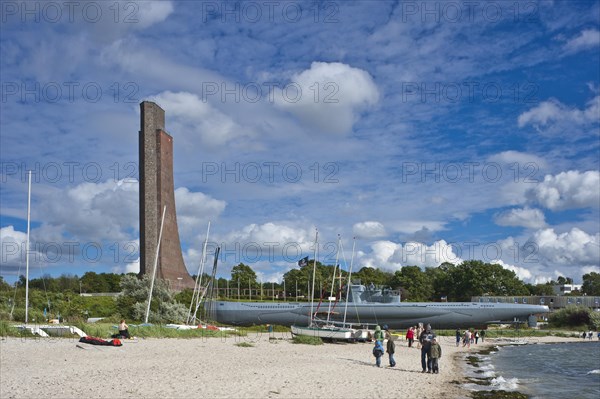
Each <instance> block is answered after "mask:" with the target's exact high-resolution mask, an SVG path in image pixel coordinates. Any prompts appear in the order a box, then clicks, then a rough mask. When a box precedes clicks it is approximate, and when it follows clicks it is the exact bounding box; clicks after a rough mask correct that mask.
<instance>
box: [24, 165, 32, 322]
mask: <svg viewBox="0 0 600 399" xmlns="http://www.w3.org/2000/svg"><path fill="white" fill-rule="evenodd" d="M28 176H29V177H28V179H27V180H28V181H29V189H28V190H27V243H26V244H25V324H27V321H28V315H29V314H28V310H29V228H30V224H31V171H29V173H28Z"/></svg>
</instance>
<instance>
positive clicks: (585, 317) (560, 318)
mask: <svg viewBox="0 0 600 399" xmlns="http://www.w3.org/2000/svg"><path fill="white" fill-rule="evenodd" d="M590 312H591V310H590V309H588V308H585V307H582V306H568V307H566V308H564V309H560V310H557V311H555V312H554V313H552V314H551V315H550V317H549V318H548V322H549V323H550V325H552V326H554V327H580V326H587V325H590V324H592V323H591V321H592V320H591V318H590ZM592 317H594V316H592Z"/></svg>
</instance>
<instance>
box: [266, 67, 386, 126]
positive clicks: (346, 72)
mask: <svg viewBox="0 0 600 399" xmlns="http://www.w3.org/2000/svg"><path fill="white" fill-rule="evenodd" d="M290 80H291V83H290V84H288V85H286V86H285V87H284V88H283V89H281V90H280V91H278V93H277V96H276V104H277V105H278V106H280V107H281V108H283V109H285V110H287V111H289V112H291V113H292V114H294V115H295V116H296V117H297V118H298V119H300V120H302V121H303V122H304V123H305V124H307V125H310V126H314V127H316V128H318V129H319V130H321V131H323V132H327V133H334V134H344V133H348V132H350V131H351V130H352V126H353V124H354V122H356V120H357V119H358V117H359V113H360V112H361V111H362V110H364V109H366V108H368V107H370V106H373V105H374V104H376V103H377V101H378V100H379V90H378V89H377V86H376V85H375V82H374V81H373V78H372V77H371V75H369V74H368V73H367V72H366V71H364V70H362V69H358V68H353V67H351V66H349V65H346V64H342V63H339V62H332V63H327V62H313V63H312V64H311V67H310V69H308V70H305V71H302V72H300V73H298V74H295V75H293V76H292V77H291V79H290Z"/></svg>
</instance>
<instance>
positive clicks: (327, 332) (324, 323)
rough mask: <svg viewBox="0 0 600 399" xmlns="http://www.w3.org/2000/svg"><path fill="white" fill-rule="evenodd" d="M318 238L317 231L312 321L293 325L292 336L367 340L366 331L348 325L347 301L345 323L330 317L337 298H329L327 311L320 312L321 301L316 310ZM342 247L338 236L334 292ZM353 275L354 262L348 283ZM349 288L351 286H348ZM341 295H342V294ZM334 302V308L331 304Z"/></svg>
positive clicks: (311, 308)
mask: <svg viewBox="0 0 600 399" xmlns="http://www.w3.org/2000/svg"><path fill="white" fill-rule="evenodd" d="M318 238H319V232H318V231H317V232H316V234H315V251H314V259H313V274H312V275H313V277H312V288H311V296H310V301H311V302H310V321H309V324H308V326H297V325H295V324H294V325H292V326H291V330H292V335H294V336H311V337H319V338H323V339H329V340H347V341H350V340H357V339H366V338H367V335H368V332H367V331H366V330H357V329H354V328H352V325H351V324H347V323H346V321H345V319H346V317H345V315H346V312H347V306H348V301H346V307H345V309H344V321H343V322H342V323H340V322H334V321H332V320H331V318H330V316H331V314H332V313H333V312H334V310H335V305H336V304H337V299H338V298H337V297H329V298H328V299H329V306H328V309H327V311H324V312H319V308H320V305H321V301H320V302H319V305H318V306H317V309H316V310H314V293H315V274H316V266H317V248H318ZM340 245H341V240H340V238H339V236H338V252H337V255H336V264H335V266H334V269H333V279H332V284H331V285H332V291H333V289H334V287H335V280H336V270H337V269H338V259H339V248H340ZM352 259H354V247H353V248H352ZM339 272H340V278H341V269H340V271H339ZM351 275H352V261H351V262H350V273H349V278H348V281H350V277H351ZM347 287H348V288H349V284H347ZM340 294H341V293H340ZM333 301H335V302H334V305H333V307H332V306H331V303H332V302H333ZM320 313H325V314H327V319H325V320H323V319H320V318H319V317H318V315H319V314H320Z"/></svg>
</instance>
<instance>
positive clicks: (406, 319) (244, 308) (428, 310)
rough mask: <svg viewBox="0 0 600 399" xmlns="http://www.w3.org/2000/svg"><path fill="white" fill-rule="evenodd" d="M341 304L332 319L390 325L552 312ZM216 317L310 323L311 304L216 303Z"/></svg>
mask: <svg viewBox="0 0 600 399" xmlns="http://www.w3.org/2000/svg"><path fill="white" fill-rule="evenodd" d="M343 308H344V304H340V305H338V309H337V312H339V313H337V314H332V315H331V317H330V319H331V321H333V322H346V323H348V324H353V325H367V324H371V325H374V324H379V325H384V324H387V325H388V326H389V327H390V328H393V329H398V328H407V327H410V326H414V325H417V324H419V323H423V324H431V326H432V327H434V328H466V327H482V326H485V325H487V324H493V323H511V322H515V321H523V322H525V321H527V320H528V318H529V316H531V315H536V314H545V313H548V312H549V309H548V307H547V306H540V305H520V304H504V303H494V304H483V303H472V302H455V303H452V302H450V303H437V302H419V303H411V302H402V303H390V304H386V303H372V304H368V303H361V304H353V303H350V304H348V309H347V312H346V318H345V320H344V312H343V311H341V310H340V309H343ZM213 310H214V319H215V320H216V321H218V322H220V323H223V324H230V325H238V326H250V325H260V324H278V325H284V326H292V325H299V326H302V325H309V323H310V311H311V307H310V304H309V303H300V302H283V303H266V302H227V301H216V302H215V303H214V304H213Z"/></svg>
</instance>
